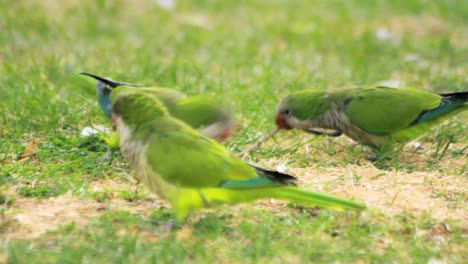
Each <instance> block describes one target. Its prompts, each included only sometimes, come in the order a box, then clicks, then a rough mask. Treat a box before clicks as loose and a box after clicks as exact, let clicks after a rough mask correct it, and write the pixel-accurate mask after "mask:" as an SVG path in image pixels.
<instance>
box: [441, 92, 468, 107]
mask: <svg viewBox="0 0 468 264" xmlns="http://www.w3.org/2000/svg"><path fill="white" fill-rule="evenodd" d="M440 96H442V98H444V100H448V101H451V102H460V103H463V104H468V92H459V93H447V94H440Z"/></svg>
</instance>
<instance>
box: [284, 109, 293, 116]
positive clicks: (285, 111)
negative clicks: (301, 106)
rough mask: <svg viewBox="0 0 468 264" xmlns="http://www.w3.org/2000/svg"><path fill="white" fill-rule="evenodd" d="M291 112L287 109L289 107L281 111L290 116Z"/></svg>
mask: <svg viewBox="0 0 468 264" xmlns="http://www.w3.org/2000/svg"><path fill="white" fill-rule="evenodd" d="M291 113H292V112H291V110H289V109H285V110H284V111H283V114H284V115H286V116H290V115H291Z"/></svg>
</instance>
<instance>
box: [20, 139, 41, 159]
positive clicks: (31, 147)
mask: <svg viewBox="0 0 468 264" xmlns="http://www.w3.org/2000/svg"><path fill="white" fill-rule="evenodd" d="M36 151H37V145H36V140H35V139H33V140H31V141H29V142H28V144H26V147H25V148H24V152H23V154H21V155H20V156H19V158H20V159H25V158H27V157H31V156H34V154H35V153H36Z"/></svg>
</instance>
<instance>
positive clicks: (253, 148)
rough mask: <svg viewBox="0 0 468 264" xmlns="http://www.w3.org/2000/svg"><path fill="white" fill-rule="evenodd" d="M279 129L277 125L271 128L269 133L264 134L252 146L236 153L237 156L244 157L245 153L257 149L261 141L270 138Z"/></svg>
mask: <svg viewBox="0 0 468 264" xmlns="http://www.w3.org/2000/svg"><path fill="white" fill-rule="evenodd" d="M279 131H280V128H279V127H277V128H276V129H275V130H273V131H272V132H271V133H270V134H268V135H266V136H264V137H263V138H261V139H260V140H259V141H257V142H256V143H255V144H253V145H252V146H250V147H248V148H246V149H244V151H241V152H239V153H238V154H237V156H238V157H239V158H242V159H243V158H245V156H247V154H249V153H250V152H252V151H254V150H256V149H258V148H259V147H260V146H261V145H262V144H263V143H265V142H266V141H267V140H268V139H270V138H271V137H273V136H274V135H276V133H278V132H279Z"/></svg>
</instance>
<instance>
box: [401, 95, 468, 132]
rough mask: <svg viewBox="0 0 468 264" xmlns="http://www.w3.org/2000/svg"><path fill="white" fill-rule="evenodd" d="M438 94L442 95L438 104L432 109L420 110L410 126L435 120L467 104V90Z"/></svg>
mask: <svg viewBox="0 0 468 264" xmlns="http://www.w3.org/2000/svg"><path fill="white" fill-rule="evenodd" d="M440 96H442V100H441V101H440V105H439V106H438V107H436V108H434V109H431V110H426V111H424V112H422V113H421V114H420V115H419V116H418V118H416V119H415V120H414V121H413V122H412V123H411V124H410V126H414V125H417V124H419V123H422V122H429V121H432V120H435V119H437V118H439V117H442V116H444V115H447V114H449V113H450V112H452V111H454V110H456V109H458V108H461V107H463V106H468V92H461V93H450V94H441V95H440Z"/></svg>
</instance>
